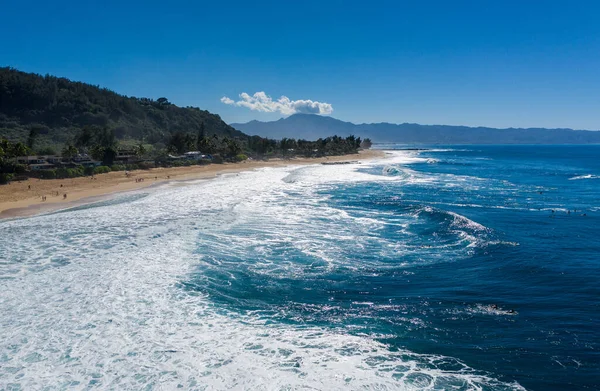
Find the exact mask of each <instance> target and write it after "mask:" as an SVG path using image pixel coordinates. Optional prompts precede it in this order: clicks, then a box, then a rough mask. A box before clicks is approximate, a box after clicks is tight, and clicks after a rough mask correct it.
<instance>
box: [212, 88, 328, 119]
mask: <svg viewBox="0 0 600 391" xmlns="http://www.w3.org/2000/svg"><path fill="white" fill-rule="evenodd" d="M221 102H223V103H225V104H226V105H232V106H237V107H246V108H248V109H250V110H255V111H262V112H266V113H275V112H280V113H281V114H283V115H292V114H296V113H304V114H331V113H332V112H333V107H332V106H331V104H329V103H324V102H317V101H312V100H310V99H307V100H291V99H290V98H288V97H287V96H282V97H281V98H279V99H277V100H273V98H271V97H270V96H268V95H267V94H265V93H264V92H263V91H260V92H257V93H255V94H254V95H252V96H251V95H248V94H247V93H245V92H242V93H241V94H240V100H238V101H237V102H236V101H234V100H233V99H230V98H228V97H226V96H224V97H222V98H221Z"/></svg>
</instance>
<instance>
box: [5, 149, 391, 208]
mask: <svg viewBox="0 0 600 391" xmlns="http://www.w3.org/2000/svg"><path fill="white" fill-rule="evenodd" d="M384 156H385V152H384V151H382V150H372V149H369V150H365V151H360V152H359V153H358V154H352V155H343V156H328V157H323V158H294V159H289V160H280V159H278V160H269V161H255V160H253V161H247V160H246V161H244V162H240V163H225V164H210V165H206V166H188V167H170V168H164V167H160V168H152V169H149V170H134V171H129V176H126V175H125V171H114V172H110V173H106V174H98V175H95V176H94V178H95V179H92V177H89V176H88V177H78V178H67V179H45V180H39V179H33V178H32V179H29V180H27V181H20V182H12V183H10V184H8V185H2V186H0V220H2V219H10V218H16V217H26V216H33V215H37V214H40V213H44V212H51V211H55V210H59V209H65V208H69V207H73V206H79V205H84V204H88V203H91V202H97V201H100V200H103V199H106V198H108V197H109V196H112V195H114V194H118V193H124V192H131V191H135V190H141V189H145V188H148V187H151V186H156V185H159V184H165V183H168V182H173V181H189V180H197V179H212V178H215V177H217V176H219V175H222V174H230V173H239V172H243V171H251V170H254V169H257V168H264V167H285V166H292V165H311V164H319V163H324V162H344V161H357V160H359V161H360V160H370V159H375V158H381V157H384ZM64 194H66V195H67V197H66V199H65V198H63V197H64ZM42 196H46V197H47V198H46V201H42Z"/></svg>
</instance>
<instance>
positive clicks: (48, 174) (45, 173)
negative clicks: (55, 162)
mask: <svg viewBox="0 0 600 391" xmlns="http://www.w3.org/2000/svg"><path fill="white" fill-rule="evenodd" d="M38 177H39V178H41V179H56V170H39V171H38Z"/></svg>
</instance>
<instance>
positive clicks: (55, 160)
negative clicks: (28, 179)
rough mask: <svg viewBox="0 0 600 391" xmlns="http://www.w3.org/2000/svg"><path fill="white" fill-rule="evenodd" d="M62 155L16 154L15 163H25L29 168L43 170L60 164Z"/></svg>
mask: <svg viewBox="0 0 600 391" xmlns="http://www.w3.org/2000/svg"><path fill="white" fill-rule="evenodd" d="M61 161H62V156H55V155H46V156H18V157H17V163H18V164H23V165H26V166H27V168H29V169H30V170H45V169H49V168H55V167H56V166H57V165H60V164H61Z"/></svg>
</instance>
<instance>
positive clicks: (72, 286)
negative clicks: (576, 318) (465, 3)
mask: <svg viewBox="0 0 600 391" xmlns="http://www.w3.org/2000/svg"><path fill="white" fill-rule="evenodd" d="M443 153H445V152H443V151H442V152H438V154H443ZM432 154H433V152H432ZM435 158H436V160H435V161H434V160H431V159H433V157H427V156H420V153H418V152H406V151H392V152H390V153H389V155H388V157H387V158H386V159H383V160H375V161H368V162H362V164H353V165H339V166H322V165H314V166H305V167H294V166H290V167H285V168H264V169H259V170H256V171H251V172H244V173H240V174H232V175H223V176H221V177H219V178H216V179H213V180H205V181H196V182H174V183H169V184H165V185H162V186H160V187H157V188H153V189H146V190H144V191H139V192H133V193H127V194H121V195H117V196H115V197H114V198H113V199H110V200H107V201H102V202H97V203H93V204H89V205H84V206H78V207H74V208H70V209H65V210H61V211H56V212H52V213H47V214H43V215H39V216H34V217H30V218H20V219H12V220H5V221H2V222H0V291H1V292H2V293H1V295H0V314H1V315H0V335H2V338H1V339H0V389H6V390H8V389H11V390H37V389H44V390H67V389H69V390H71V389H81V390H84V389H85V390H87V389H131V390H138V389H145V390H171V389H178V388H180V389H190V390H222V389H240V390H242V389H244V390H245V389H264V390H283V389H319V390H342V389H344V390H346V389H360V390H420V389H430V390H447V389H456V390H521V389H526V387H524V386H523V385H522V384H521V382H520V381H519V380H518V378H517V377H516V376H512V375H511V374H510V373H506V372H503V371H498V370H494V367H493V366H489V365H481V366H478V365H477V360H473V359H471V358H470V357H468V356H465V357H462V354H460V352H459V351H457V352H456V354H453V353H452V352H453V351H452V349H440V350H436V349H432V348H430V347H429V346H420V347H419V346H417V345H415V344H412V343H411V342H406V343H402V342H399V340H402V339H405V340H406V341H413V342H414V341H415V336H414V335H413V334H411V333H423V332H424V330H429V331H431V332H438V333H439V334H440V336H438V337H437V338H442V339H443V338H445V337H443V336H442V335H443V334H444V332H443V331H442V328H441V326H439V325H438V324H436V321H434V320H431V319H429V318H428V317H429V316H433V315H430V312H431V313H433V312H434V308H435V312H436V314H443V316H444V317H446V319H456V318H457V317H458V318H461V317H473V316H486V317H488V318H489V317H490V316H492V317H495V318H494V319H496V318H498V320H497V321H498V322H502V323H503V324H504V325H506V324H508V323H506V322H515V319H517V318H518V316H509V315H511V314H509V313H506V312H501V311H500V312H499V310H496V309H491V308H490V307H489V306H488V305H487V303H482V302H479V301H480V300H476V299H475V300H473V301H472V302H465V301H464V300H463V299H457V301H455V302H452V303H446V302H444V305H443V308H437V307H436V306H438V303H437V302H434V301H432V300H431V299H429V298H428V296H427V295H428V293H427V291H426V290H424V291H423V293H422V295H421V296H422V297H421V298H420V299H419V300H418V301H417V302H412V301H410V300H406V301H403V293H402V291H401V290H402V288H401V287H399V286H396V287H394V286H392V285H389V284H394V283H393V281H397V279H402V281H410V280H411V279H416V278H417V276H418V274H419V270H422V269H420V268H431V267H437V266H436V265H443V264H446V265H449V264H452V263H455V264H456V263H457V262H460V260H461V259H470V258H472V257H474V256H476V255H477V254H478V252H490V251H494V249H497V248H501V251H505V252H506V251H513V250H511V249H514V248H518V247H520V246H522V243H520V242H519V240H518V238H512V237H509V236H508V235H504V234H503V233H502V232H500V231H501V230H498V229H494V228H490V227H488V224H485V223H482V222H478V221H476V220H475V219H473V218H469V217H467V216H466V214H464V213H461V211H459V210H454V211H453V210H450V209H449V208H448V206H447V205H446V204H444V203H443V200H442V201H441V202H442V204H443V205H441V204H439V203H435V202H418V203H416V202H410V203H409V204H402V205H400V204H399V202H405V201H406V200H410V199H414V198H418V196H417V195H416V194H414V193H412V194H411V193H407V190H406V189H405V188H404V187H405V186H407V185H409V184H410V186H425V187H429V188H430V187H431V186H437V185H438V184H439V183H440V181H442V182H444V183H445V185H444V188H445V189H446V190H448V189H451V188H455V187H461V188H463V189H469V190H470V191H478V190H477V189H479V188H481V187H482V186H483V187H486V186H487V187H489V188H495V189H496V190H497V189H498V188H499V187H502V188H503V189H505V190H506V191H513V190H511V189H512V187H511V186H510V184H507V183H506V181H504V182H503V181H502V180H501V179H495V180H493V181H491V182H490V181H487V180H484V179H482V178H480V177H477V176H473V175H470V174H468V173H462V174H459V173H434V172H431V173H428V172H424V171H419V170H418V169H417V167H416V166H415V165H417V166H418V165H423V166H426V165H428V166H432V165H434V166H435V165H439V164H440V163H441V161H443V159H441V158H440V157H439V156H435ZM572 176H573V175H572ZM572 176H571V177H572ZM440 178H441V179H440ZM567 180H568V179H567ZM575 182H584V181H571V183H575ZM513 187H514V186H513ZM361 197H370V199H371V198H377V200H378V201H377V205H378V206H379V207H378V209H377V210H373V209H368V208H365V207H364V206H361V204H360V203H359V202H358V200H359V199H360V200H363V198H361ZM355 201H356V202H355ZM363 201H364V200H363ZM432 201H435V200H432ZM437 201H440V200H439V199H438V200H437ZM361 202H362V201H361ZM454 202H455V203H460V202H463V201H461V200H454ZM513 206H514V208H515V210H527V211H529V210H536V209H537V208H536V206H532V205H513ZM528 213H530V212H528ZM544 218H545V219H547V218H546V217H544ZM444 267H445V266H444ZM413 281H415V280H413ZM373 287H375V288H373ZM373 289H379V291H376V290H373ZM429 294H430V293H429ZM407 295H408V294H407ZM430 296H433V295H430ZM440 300H442V299H440ZM440 303H441V301H440ZM436 316H437V315H436ZM519 316H520V315H519ZM486 319H487V318H486ZM398 327H400V329H399V328H398ZM398 330H404V331H402V332H399V331H398ZM436 330H437V331H436ZM429 331H428V332H429ZM451 337H452V336H451V335H450V336H448V338H451ZM440 343H441V344H443V343H442V342H440ZM434 345H435V344H434ZM434 345H432V346H434ZM465 358H466V360H465Z"/></svg>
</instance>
